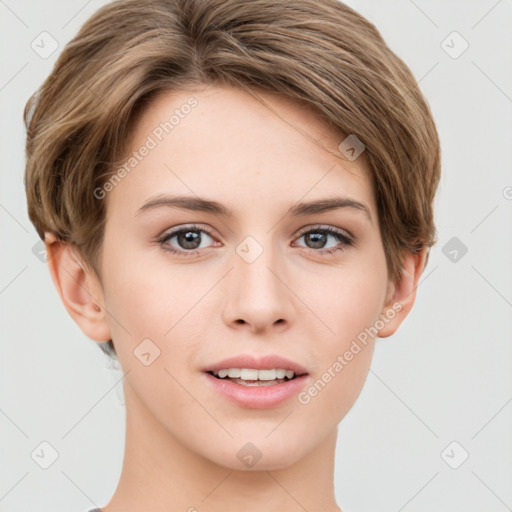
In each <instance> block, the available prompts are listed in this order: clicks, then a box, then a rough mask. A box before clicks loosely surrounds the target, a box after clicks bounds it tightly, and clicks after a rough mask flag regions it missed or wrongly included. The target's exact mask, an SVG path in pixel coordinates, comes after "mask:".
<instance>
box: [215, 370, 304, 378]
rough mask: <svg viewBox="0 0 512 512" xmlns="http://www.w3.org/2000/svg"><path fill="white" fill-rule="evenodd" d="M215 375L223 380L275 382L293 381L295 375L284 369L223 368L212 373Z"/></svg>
mask: <svg viewBox="0 0 512 512" xmlns="http://www.w3.org/2000/svg"><path fill="white" fill-rule="evenodd" d="M213 373H214V374H215V375H217V376H218V377H220V378H221V379H224V378H225V377H229V378H230V379H242V380H275V379H284V378H285V377H287V378H288V379H293V377H294V375H295V373H294V372H293V371H292V370H286V369H284V368H273V369H271V370H256V369H254V368H223V369H222V370H219V371H218V372H213Z"/></svg>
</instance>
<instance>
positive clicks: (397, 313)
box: [377, 248, 427, 338]
mask: <svg viewBox="0 0 512 512" xmlns="http://www.w3.org/2000/svg"><path fill="white" fill-rule="evenodd" d="M426 260H427V248H423V249H422V250H421V252H419V253H418V254H413V253H410V252H407V253H406V254H405V256H404V259H403V263H402V275H401V278H400V280H399V282H397V283H389V286H388V294H387V297H386V301H385V306H384V308H383V310H382V313H381V316H380V318H381V319H382V323H384V326H383V327H382V329H379V332H378V334H377V336H378V337H379V338H387V337H388V336H391V335H392V334H394V333H395V332H396V331H397V329H398V327H400V324H401V323H402V322H403V321H404V319H405V317H406V316H407V315H408V314H409V312H410V311H411V309H412V307H413V305H414V301H415V299H416V288H417V286H418V282H419V278H420V276H421V274H422V272H423V270H424V267H425V263H426Z"/></svg>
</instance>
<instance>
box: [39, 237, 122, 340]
mask: <svg viewBox="0 0 512 512" xmlns="http://www.w3.org/2000/svg"><path fill="white" fill-rule="evenodd" d="M45 245H46V253H47V261H48V266H49V270H50V274H51V277H52V280H53V283H54V285H55V288H56V289H57V292H58V294H59V296H60V298H61V300H62V302H63V304H64V307H65V308H66V310H67V312H68V313H69V314H70V315H71V317H72V318H73V320H74V321H75V322H76V323H77V324H78V326H79V327H80V329H81V330H82V331H83V332H84V334H85V335H86V336H88V337H89V338H91V339H93V340H95V341H108V340H110V339H112V336H111V334H110V329H109V326H108V323H107V319H106V313H105V308H104V307H103V306H102V305H103V303H104V302H103V293H102V288H101V284H100V283H99V280H98V278H97V277H96V275H94V274H93V272H92V271H90V270H88V269H86V267H85V265H84V264H83V263H82V262H81V261H80V258H79V257H78V256H77V254H76V253H75V250H74V247H73V246H72V245H71V244H69V243H66V242H61V241H59V240H57V238H56V237H55V235H54V234H52V233H47V234H46V237H45Z"/></svg>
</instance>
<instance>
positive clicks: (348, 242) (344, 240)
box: [158, 225, 355, 256]
mask: <svg viewBox="0 0 512 512" xmlns="http://www.w3.org/2000/svg"><path fill="white" fill-rule="evenodd" d="M187 231H200V232H203V233H206V234H207V235H208V236H210V237H211V238H214V236H213V234H212V233H210V231H208V230H207V229H205V228H200V227H199V226H195V225H191V226H188V227H185V228H180V229H177V230H175V231H171V232H170V233H167V234H166V235H165V236H164V237H163V238H161V239H160V240H158V243H159V244H160V246H161V247H162V250H164V251H166V252H170V253H172V254H175V255H176V256H193V255H195V254H198V253H199V252H200V250H193V251H184V250H176V249H174V248H172V246H170V245H169V244H167V243H166V242H168V241H169V240H170V239H171V238H174V237H175V236H176V235H179V234H180V233H183V232H187ZM309 233H327V234H329V235H332V236H334V237H335V238H337V239H338V240H339V241H340V242H341V246H336V247H331V248H330V249H319V250H315V249H310V250H311V251H313V252H315V253H319V254H322V255H323V254H325V255H332V254H334V253H337V252H338V251H344V250H345V248H346V247H347V246H353V245H355V240H354V239H353V238H350V237H349V236H348V235H346V234H345V233H344V232H342V231H339V230H337V229H335V228H332V227H320V226H318V227H315V228H308V229H306V230H304V231H301V232H300V233H299V235H298V238H301V237H302V236H304V235H307V234H309ZM302 249H309V248H308V247H302Z"/></svg>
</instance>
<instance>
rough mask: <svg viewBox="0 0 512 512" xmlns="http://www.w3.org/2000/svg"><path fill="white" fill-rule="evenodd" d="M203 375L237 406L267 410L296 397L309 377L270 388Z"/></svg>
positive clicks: (296, 378) (297, 378) (305, 376)
mask: <svg viewBox="0 0 512 512" xmlns="http://www.w3.org/2000/svg"><path fill="white" fill-rule="evenodd" d="M204 375H205V376H206V380H207V381H208V382H209V383H210V385H212V386H213V388H214V389H215V391H218V392H219V393H221V394H222V395H224V396H225V397H226V398H227V399H228V400H231V401H232V402H235V403H236V404H237V405H239V406H241V407H247V408H250V409H268V408H270V407H276V406H278V405H280V404H282V403H284V402H286V401H287V400H289V399H290V398H292V397H294V396H296V395H298V393H299V392H300V390H301V389H302V388H303V387H304V386H305V385H306V382H307V380H308V378H309V375H301V376H300V377H295V378H294V379H292V380H289V381H287V382H283V383H281V384H273V385H271V386H244V385H243V384H236V383H235V382H231V381H229V380H224V379H218V378H217V377H214V376H213V375H210V374H209V373H204Z"/></svg>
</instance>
